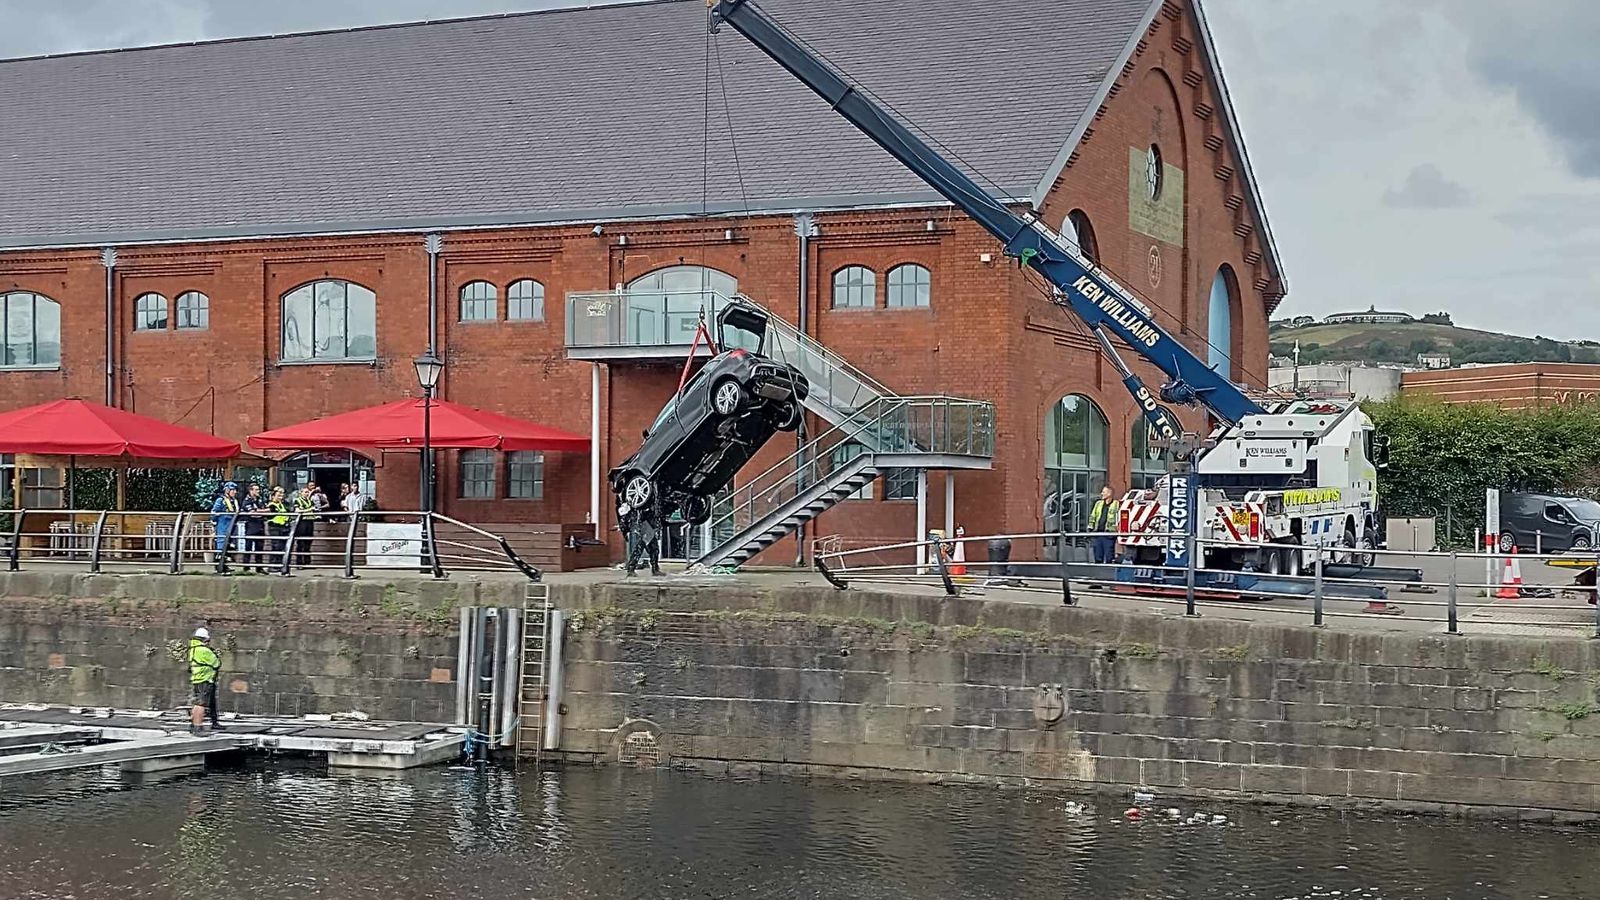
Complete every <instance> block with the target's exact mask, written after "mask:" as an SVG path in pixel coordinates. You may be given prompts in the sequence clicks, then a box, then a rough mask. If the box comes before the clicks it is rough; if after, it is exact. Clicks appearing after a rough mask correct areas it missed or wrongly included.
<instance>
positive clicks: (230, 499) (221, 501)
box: [211, 481, 239, 575]
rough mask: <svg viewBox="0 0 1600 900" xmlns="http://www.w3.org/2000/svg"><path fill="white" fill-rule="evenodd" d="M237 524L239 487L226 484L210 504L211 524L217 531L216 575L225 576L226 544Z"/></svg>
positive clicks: (230, 483) (226, 562) (227, 569)
mask: <svg viewBox="0 0 1600 900" xmlns="http://www.w3.org/2000/svg"><path fill="white" fill-rule="evenodd" d="M238 522H239V485H237V484H235V483H233V482H231V481H230V482H228V483H227V484H224V485H223V486H222V493H221V494H218V495H217V499H215V500H213V501H212V502H211V524H212V525H214V526H215V527H216V530H217V574H218V575H227V574H228V573H229V572H230V571H231V570H230V569H229V568H228V542H229V541H231V540H232V539H233V531H234V528H235V527H236V526H237V524H238Z"/></svg>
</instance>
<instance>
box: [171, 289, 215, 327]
mask: <svg viewBox="0 0 1600 900" xmlns="http://www.w3.org/2000/svg"><path fill="white" fill-rule="evenodd" d="M186 299H187V300H190V301H191V303H190V304H189V307H188V309H187V310H185V308H184V300H186ZM185 312H188V313H189V314H190V316H191V318H195V317H196V316H195V313H197V312H198V314H199V315H198V317H197V318H198V319H199V322H200V324H198V325H194V324H190V325H185V324H183V317H184V313H185ZM172 327H173V329H174V330H176V331H210V330H211V297H210V296H209V295H207V294H206V292H205V291H184V292H183V293H181V294H179V295H178V296H177V297H176V298H174V299H173V317H172Z"/></svg>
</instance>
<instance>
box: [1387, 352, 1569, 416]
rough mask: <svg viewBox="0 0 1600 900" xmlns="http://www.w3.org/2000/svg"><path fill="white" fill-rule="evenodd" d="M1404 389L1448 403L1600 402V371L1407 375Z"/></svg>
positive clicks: (1540, 367) (1501, 368)
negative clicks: (1599, 398) (1598, 400)
mask: <svg viewBox="0 0 1600 900" xmlns="http://www.w3.org/2000/svg"><path fill="white" fill-rule="evenodd" d="M1400 390H1401V391H1402V392H1404V393H1407V394H1425V395H1429V396H1433V397H1437V398H1438V399H1440V400H1442V401H1444V402H1445V403H1493V404H1495V405H1496V406H1499V407H1501V408H1504V409H1533V408H1538V407H1543V406H1558V405H1560V404H1563V403H1581V402H1587V401H1591V400H1594V399H1595V398H1596V397H1600V366H1596V365H1587V364H1584V363H1547V362H1536V363H1513V364H1507V365H1497V366H1474V367H1472V368H1468V369H1441V370H1437V371H1427V372H1405V373H1402V374H1401V376H1400Z"/></svg>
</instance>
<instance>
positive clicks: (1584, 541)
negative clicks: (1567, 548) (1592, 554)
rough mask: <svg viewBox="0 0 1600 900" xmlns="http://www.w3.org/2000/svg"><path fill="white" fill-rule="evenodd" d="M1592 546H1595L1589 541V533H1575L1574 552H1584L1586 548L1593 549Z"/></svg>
mask: <svg viewBox="0 0 1600 900" xmlns="http://www.w3.org/2000/svg"><path fill="white" fill-rule="evenodd" d="M1592 547H1593V544H1591V543H1590V542H1589V537H1588V535H1583V534H1579V535H1574V536H1573V538H1572V552H1574V553H1582V552H1584V551H1586V550H1589V549H1591V548H1592Z"/></svg>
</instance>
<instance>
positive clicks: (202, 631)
mask: <svg viewBox="0 0 1600 900" xmlns="http://www.w3.org/2000/svg"><path fill="white" fill-rule="evenodd" d="M194 636H195V637H197V638H199V639H200V640H202V641H209V640H211V632H210V631H208V630H206V628H205V627H204V626H201V627H199V628H196V629H195V630H194Z"/></svg>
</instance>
